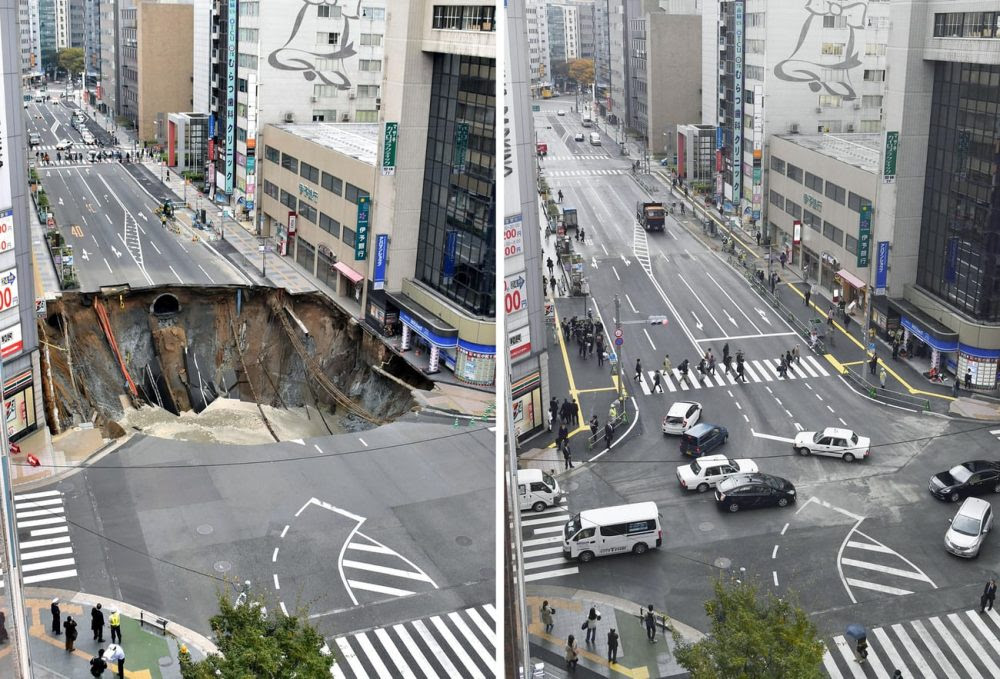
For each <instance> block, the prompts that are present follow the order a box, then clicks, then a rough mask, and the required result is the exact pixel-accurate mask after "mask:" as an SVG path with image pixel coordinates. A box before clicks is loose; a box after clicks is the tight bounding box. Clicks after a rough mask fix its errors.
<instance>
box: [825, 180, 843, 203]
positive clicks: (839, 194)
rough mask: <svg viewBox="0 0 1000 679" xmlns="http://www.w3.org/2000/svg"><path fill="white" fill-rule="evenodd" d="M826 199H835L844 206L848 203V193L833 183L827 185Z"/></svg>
mask: <svg viewBox="0 0 1000 679" xmlns="http://www.w3.org/2000/svg"><path fill="white" fill-rule="evenodd" d="M826 197H827V198H833V199H834V200H835V201H837V202H838V203H840V204H841V205H843V204H844V203H845V202H846V201H847V191H845V190H844V188H843V187H842V186H837V185H836V184H834V183H833V182H829V181H828V182H827V183H826Z"/></svg>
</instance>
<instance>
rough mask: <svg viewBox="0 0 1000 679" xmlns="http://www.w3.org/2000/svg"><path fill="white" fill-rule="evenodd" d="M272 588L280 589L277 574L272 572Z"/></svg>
mask: <svg viewBox="0 0 1000 679" xmlns="http://www.w3.org/2000/svg"><path fill="white" fill-rule="evenodd" d="M274 588H275V589H281V585H279V584H278V574H277V573H274Z"/></svg>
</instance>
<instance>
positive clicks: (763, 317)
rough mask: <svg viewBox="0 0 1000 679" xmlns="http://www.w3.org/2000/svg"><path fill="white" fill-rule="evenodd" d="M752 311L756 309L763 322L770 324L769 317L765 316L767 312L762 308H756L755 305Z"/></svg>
mask: <svg viewBox="0 0 1000 679" xmlns="http://www.w3.org/2000/svg"><path fill="white" fill-rule="evenodd" d="M754 311H756V312H757V313H758V314H760V317H761V319H762V320H763V321H764V322H765V323H767V324H768V325H771V319H770V318H768V317H767V314H766V313H764V310H763V309H758V308H757V307H754Z"/></svg>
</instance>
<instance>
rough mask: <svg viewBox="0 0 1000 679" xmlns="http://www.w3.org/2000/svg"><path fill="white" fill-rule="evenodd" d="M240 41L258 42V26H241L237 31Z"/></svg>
mask: <svg viewBox="0 0 1000 679" xmlns="http://www.w3.org/2000/svg"><path fill="white" fill-rule="evenodd" d="M237 35H238V36H239V40H240V42H253V43H256V42H257V35H258V33H257V29H256V28H241V29H240V30H239V32H238V33H237Z"/></svg>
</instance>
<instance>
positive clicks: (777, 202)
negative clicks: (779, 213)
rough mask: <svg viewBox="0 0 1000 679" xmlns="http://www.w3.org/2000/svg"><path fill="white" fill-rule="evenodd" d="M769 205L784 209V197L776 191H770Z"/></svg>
mask: <svg viewBox="0 0 1000 679" xmlns="http://www.w3.org/2000/svg"><path fill="white" fill-rule="evenodd" d="M770 200H771V205H774V206H775V207H777V208H779V209H781V210H784V209H785V197H784V196H783V195H781V194H780V193H778V192H777V191H771V198H770Z"/></svg>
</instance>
